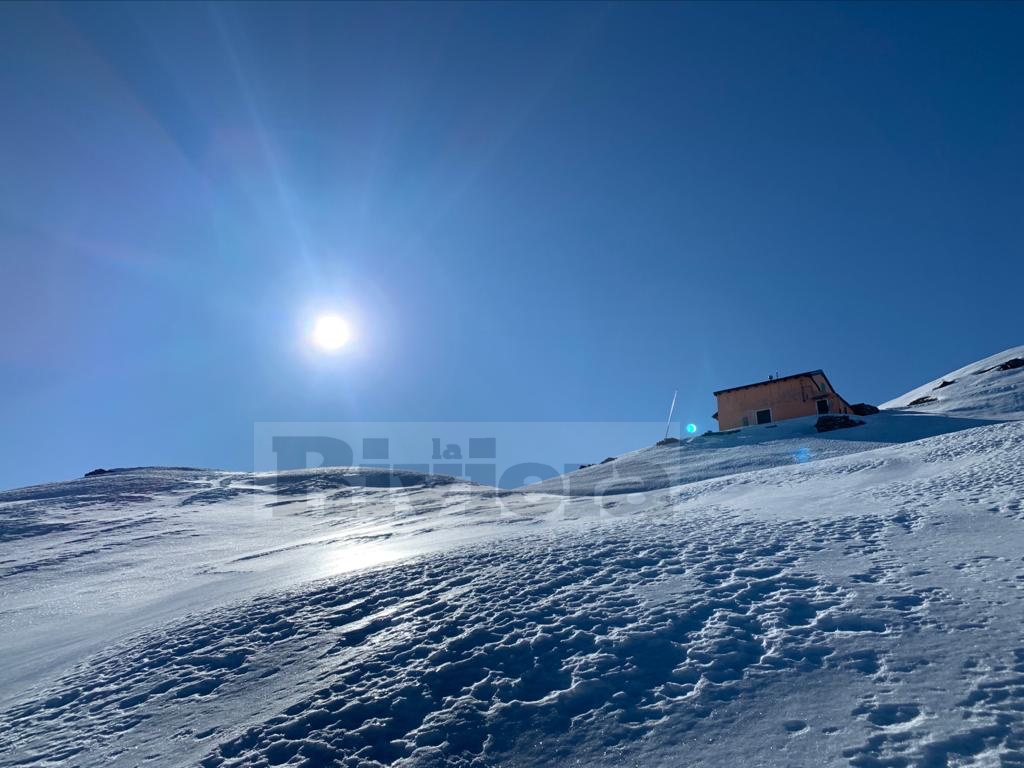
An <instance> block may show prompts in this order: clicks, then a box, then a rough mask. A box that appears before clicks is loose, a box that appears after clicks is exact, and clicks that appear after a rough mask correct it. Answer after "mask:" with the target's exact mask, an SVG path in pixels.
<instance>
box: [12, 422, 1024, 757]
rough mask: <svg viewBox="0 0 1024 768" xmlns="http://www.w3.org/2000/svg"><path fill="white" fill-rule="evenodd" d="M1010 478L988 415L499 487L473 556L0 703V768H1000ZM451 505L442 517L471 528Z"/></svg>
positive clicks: (106, 655)
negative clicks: (622, 481) (590, 502)
mask: <svg viewBox="0 0 1024 768" xmlns="http://www.w3.org/2000/svg"><path fill="white" fill-rule="evenodd" d="M1022 466H1024V424H1020V423H1009V424H1000V425H995V426H989V427H984V428H980V429H974V430H969V431H965V432H959V433H955V434H947V435H942V436H939V437H935V438H931V439H929V440H925V441H921V442H918V443H913V444H908V445H903V446H894V447H889V448H881V449H877V450H872V451H868V452H864V453H859V454H857V455H851V456H842V457H838V458H833V459H828V460H822V461H819V462H817V463H813V464H803V465H795V466H788V467H777V468H774V469H767V470H763V471H758V472H747V473H745V474H741V475H734V476H731V477H718V478H714V479H709V480H706V481H703V482H699V483H692V484H689V485H683V486H677V487H672V488H667V489H663V490H656V491H654V492H648V493H645V494H643V498H642V499H640V500H636V503H633V504H627V503H625V501H624V498H625V497H615V498H613V500H612V504H611V505H610V506H607V507H593V506H590V507H588V506H587V505H586V503H585V500H583V499H568V500H567V499H565V498H560V497H556V496H549V497H545V496H544V495H542V494H520V495H512V496H510V497H508V499H505V500H504V502H505V503H506V504H508V505H509V506H508V507H507V508H506V524H504V525H502V526H500V527H498V528H496V529H494V530H493V531H491V533H489V534H488V535H487V536H485V537H483V538H480V539H475V540H471V541H469V542H466V543H462V544H459V545H453V546H449V547H446V548H440V549H438V550H435V551H432V552H430V553H428V554H423V555H419V556H416V557H413V558H411V559H410V558H405V559H402V560H399V561H397V562H392V563H390V564H387V565H377V566H374V567H371V568H367V569H363V570H357V571H352V572H347V573H342V574H341V575H336V576H332V577H330V578H327V579H319V580H315V581H309V580H305V581H299V582H298V583H295V584H293V586H291V587H290V588H288V589H283V590H282V589H278V590H263V591H262V592H261V593H260V594H259V595H258V596H255V597H252V598H250V599H246V600H241V601H235V602H231V601H229V602H226V603H224V604H222V605H220V606H219V607H215V608H212V609H209V610H201V611H194V610H193V611H192V612H190V613H187V614H179V615H177V616H176V617H174V618H173V619H170V620H164V621H154V622H152V624H151V626H149V627H148V628H146V629H142V630H139V631H133V632H130V633H128V634H127V635H126V636H124V637H121V638H120V639H118V641H117V642H116V643H115V644H113V645H112V646H111V647H108V648H106V649H103V650H95V651H93V652H91V653H90V654H88V655H87V656H86V657H84V658H83V659H82V660H81V662H80V663H78V664H77V665H76V666H74V667H72V668H70V669H68V670H67V671H66V672H65V673H63V674H61V675H59V676H58V677H57V678H55V679H47V680H45V681H44V682H40V683H39V684H37V685H36V686H34V687H31V686H30V687H29V688H26V689H25V691H24V692H23V694H22V695H19V696H18V697H17V698H16V700H15V701H12V702H10V703H9V705H8V707H7V709H6V711H5V712H4V713H3V714H2V716H0V718H2V723H3V725H4V728H3V733H2V735H0V755H2V756H3V757H0V761H2V763H3V764H5V765H33V766H35V765H101V764H102V765H108V764H113V765H126V766H127V765H133V766H134V765H150V764H152V765H193V764H201V765H204V766H209V767H210V768H213V767H214V766H243V765H244V766H249V765H257V766H258V765H280V764H293V765H308V766H320V765H335V764H337V765H352V766H374V765H410V766H411V765H430V766H440V765H456V766H458V765H463V766H485V765H516V766H535V765H545V764H547V765H561V764H566V763H570V764H571V763H574V762H575V763H577V764H581V765H599V764H606V765H622V764H636V765H660V764H664V765H693V766H722V765H779V766H807V767H808V768H809V767H811V766H822V765H852V766H921V767H923V768H932V767H933V766H965V765H977V766H982V765H997V766H1011V765H1021V764H1024V751H1022V739H1024V636H1022V634H1021V631H1020V627H1021V625H1022V619H1024V602H1022V601H1024V553H1022V547H1021V542H1022V541H1024V536H1022V526H1024V512H1022V503H1024V477H1022V473H1021V471H1020V468H1021V467H1022ZM321 479H323V478H321ZM218 482H219V481H218ZM234 482H235V481H232V482H230V483H226V484H225V487H230V486H232V485H233V484H234ZM314 485H317V484H316V483H314ZM328 485H331V484H330V483H324V482H320V483H319V486H318V490H319V491H323V490H325V489H327V490H328V492H330V493H333V492H334V491H332V490H330V489H329V488H327V486H328ZM331 487H334V486H333V485H332V486H331ZM435 490H436V489H429V488H423V487H419V488H417V489H412V490H411V491H410V492H413V493H416V494H418V495H417V496H415V497H414V499H415V503H423V504H427V505H429V504H438V505H439V504H440V503H439V502H438V501H437V498H436V497H434V496H430V495H424V494H427V492H428V491H430V492H433V491H435ZM133 492H136V491H133ZM364 492H365V493H366V494H370V497H372V494H373V493H384V492H388V493H390V492H391V490H390V489H388V490H385V489H379V490H374V489H365V491H360V493H364ZM463 493H464V494H466V495H467V496H468V498H469V499H470V502H468V505H467V504H465V503H464V504H463V506H462V510H463V511H462V513H460V514H459V515H456V516H455V517H454V518H453V519H454V520H463V521H477V518H476V517H475V516H474V515H473V514H470V512H471V511H472V510H473V509H476V508H479V509H493V507H486V506H483V504H484V503H483V501H480V500H477V501H473V499H475V498H476V497H475V496H474V495H473V494H474V493H475V492H474V491H473V490H472V489H465V490H464V491H463ZM370 497H367V498H370ZM544 499H547V501H544ZM616 499H622V500H623V501H617V500H616ZM517 504H519V505H522V509H521V510H520V511H521V512H522V514H514V512H515V509H516V507H515V505H517ZM545 504H547V505H548V507H549V508H550V509H555V508H557V509H559V510H561V512H560V513H559V514H558V515H557V516H556V515H554V514H553V513H552V514H548V515H547V516H544V515H540V514H539V512H538V511H539V510H542V509H544V508H545ZM616 505H618V506H616ZM414 506H415V504H414ZM331 508H332V507H330V505H328V506H315V505H314V506H310V507H308V508H305V509H304V511H303V512H302V513H301V514H298V515H296V516H295V518H296V519H299V520H306V521H308V520H319V519H320V518H321V517H322V516H324V515H326V514H327V510H329V509H331ZM344 509H345V507H340V508H339V510H344ZM438 509H440V506H438V507H436V508H435V512H434V514H433V516H429V515H428V516H427V518H426V519H425V520H424V519H423V518H416V519H418V520H419V523H418V524H419V525H421V526H423V527H424V530H425V529H426V528H430V527H433V524H432V523H430V522H429V520H434V521H435V523H434V524H439V523H440V520H441V518H440V517H438V514H439V513H438V511H437V510H438ZM509 510H511V511H512V513H509ZM588 510H589V511H588ZM594 510H597V511H596V512H594ZM624 510H628V511H624ZM339 513H340V512H339ZM392 517H393V515H392V513H390V512H388V513H381V514H380V519H382V520H385V521H388V525H389V526H392V525H394V524H395V523H396V521H395V520H393V519H392ZM414 517H416V516H414ZM37 523H38V521H37ZM473 524H475V522H473ZM390 530H392V531H393V530H394V529H393V528H391V529H390ZM290 551H291V550H290ZM295 551H297V552H300V553H302V552H308V549H304V548H300V549H298V550H295ZM26 578H27V576H26ZM190 605H193V604H190Z"/></svg>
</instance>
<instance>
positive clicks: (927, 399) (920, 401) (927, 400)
mask: <svg viewBox="0 0 1024 768" xmlns="http://www.w3.org/2000/svg"><path fill="white" fill-rule="evenodd" d="M938 401H939V399H938V398H937V397H932V396H931V395H925V396H924V397H919V398H917V399H916V400H911V401H910V402H909V403H907V405H908V406H911V407H913V406H915V405H924V404H925V403H937V402H938Z"/></svg>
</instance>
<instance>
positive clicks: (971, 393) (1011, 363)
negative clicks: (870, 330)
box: [881, 346, 1024, 419]
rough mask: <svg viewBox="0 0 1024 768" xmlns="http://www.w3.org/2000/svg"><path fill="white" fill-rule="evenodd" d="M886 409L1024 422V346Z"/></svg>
mask: <svg viewBox="0 0 1024 768" xmlns="http://www.w3.org/2000/svg"><path fill="white" fill-rule="evenodd" d="M881 407H882V408H912V409H913V410H915V411H919V412H921V413H935V414H952V415H957V416H970V417H975V418H989V419H1024V346H1021V347H1011V348H1010V349H1007V350H1004V351H1002V352H1000V353H999V354H996V355H992V356H991V357H986V358H985V359H984V360H979V361H977V362H975V363H971V364H970V365H965V366H964V367H963V368H958V369H957V370H955V371H951V372H949V373H947V374H946V375H945V376H940V377H939V378H937V379H935V380H933V381H929V382H928V383H927V384H924V385H922V386H920V387H918V388H917V389H913V390H911V391H910V392H907V393H906V394H905V395H901V396H900V397H897V398H894V399H892V400H890V401H888V402H887V403H883V404H882V406H881Z"/></svg>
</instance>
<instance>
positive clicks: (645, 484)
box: [529, 412, 995, 496]
mask: <svg viewBox="0 0 1024 768" xmlns="http://www.w3.org/2000/svg"><path fill="white" fill-rule="evenodd" d="M860 418H861V420H863V421H864V422H865V423H864V424H863V425H861V426H858V427H854V428H851V429H842V430H835V431H833V432H824V433H820V434H819V433H818V432H817V430H815V428H814V424H815V422H816V421H817V417H816V416H809V417H806V418H802V419H791V420H789V421H784V422H780V423H778V424H769V425H766V426H754V427H745V428H743V429H739V430H734V431H731V432H723V433H713V434H709V435H700V436H697V437H692V438H686V439H684V440H683V441H681V442H679V443H673V444H670V445H655V446H651V447H649V448H643V449H641V450H639V451H633V452H631V453H627V454H623V455H622V456H619V457H617V458H615V459H614V460H612V461H608V462H606V463H602V464H595V465H593V466H589V467H585V468H583V469H578V470H576V471H575V472H570V473H568V474H566V475H563V476H561V477H555V478H551V479H550V480H545V481H543V482H540V483H536V484H534V485H531V486H529V490H531V491H542V492H546V493H567V494H570V495H584V496H592V495H595V494H616V493H633V492H635V491H638V490H641V491H642V490H650V489H654V488H667V487H670V486H673V485H679V484H680V483H692V482H695V481H697V480H706V479H708V478H712V477H721V476H724V475H732V474H736V473H738V472H751V471H754V470H757V469H766V468H768V467H778V466H784V465H787V464H804V463H807V462H813V461H820V460H821V459H830V458H833V457H836V456H846V455H849V454H852V453H860V452H861V451H867V450H871V449H873V448H881V447H883V446H886V445H892V444H895V443H906V442H910V441H912V440H919V439H921V438H924V437H932V436H934V435H941V434H945V433H947V432H956V431H958V430H962V429H971V428H973V427H981V426H985V425H987V424H993V423H995V421H993V420H991V419H975V418H957V417H946V416H928V415H921V414H915V413H885V412H883V413H879V414H876V415H874V416H865V417H860Z"/></svg>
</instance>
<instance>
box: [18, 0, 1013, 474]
mask: <svg viewBox="0 0 1024 768" xmlns="http://www.w3.org/2000/svg"><path fill="white" fill-rule="evenodd" d="M1022 36H1024V6H1022V5H1020V4H1001V5H986V4H981V3H978V4H964V5H961V4H955V3H940V4H935V5H929V4H923V3H911V4H906V5H888V4H878V3H871V4H862V5H854V4H849V5H848V4H831V5H824V4H819V5H811V4H795V3H794V4H782V5H772V4H768V3H757V4H749V5H748V4H741V3H725V4H692V5H690V4H685V5H684V4H675V5H672V4H666V3H658V4H651V5H642V4H623V5H607V4H584V3H559V4H540V3H528V4H521V5H511V4H509V5H506V4H496V3H483V4H461V5H456V4H450V5H447V4H446V5H427V4H404V5H360V4H348V3H344V4H325V3H319V4H311V5H301V4H294V3H289V4H258V5H257V4H253V5H203V4H198V3H184V4H174V5H160V4H154V3H143V4H137V5H116V4H103V5H88V4H85V3H74V4H69V5H43V4H31V5H29V4H22V5H15V4H5V5H4V6H3V7H0V99H2V103H3V105H4V113H5V119H4V120H3V121H2V123H0V168H2V171H0V322H2V326H0V327H2V329H3V339H2V344H0V423H2V425H3V427H2V436H3V440H2V445H0V487H11V486H16V485H24V484H28V483H34V482H42V481H47V480H57V479H63V478H66V477H71V476H76V475H79V474H81V473H82V472H84V471H86V470H89V469H92V468H93V467H97V466H125V465H142V464H186V465H194V466H196V465H198V466H214V467H223V468H237V469H245V468H247V467H250V466H251V463H252V455H253V453H252V452H253V423H254V422H256V421H292V420H314V421H316V420H327V421H330V420H358V421H364V422H365V421H404V420H427V421H446V420H452V421H475V420H485V421H547V420H550V421H606V420H607V421H651V420H653V421H657V420H658V419H661V418H663V417H664V413H665V411H666V409H667V406H668V400H669V398H670V397H671V393H672V390H673V389H675V388H677V387H678V388H679V390H680V398H679V400H680V402H679V417H680V418H681V419H682V420H683V422H684V423H685V422H688V421H693V422H695V423H696V424H697V425H698V427H699V428H700V429H701V430H704V429H708V428H713V427H714V422H713V421H712V420H711V418H710V415H711V413H712V412H713V411H714V399H713V398H712V396H711V392H712V390H714V389H718V388H723V387H728V386H735V385H738V384H743V383H747V382H749V381H753V380H757V379H761V378H764V377H765V376H766V375H767V374H769V373H774V372H776V371H778V372H780V373H790V372H795V371H799V370H806V369H809V368H818V367H822V368H824V369H825V370H826V371H827V372H828V373H829V376H830V378H831V379H832V381H833V383H834V384H835V385H836V387H837V388H838V389H839V390H840V391H841V392H842V393H843V394H844V395H845V396H846V397H847V398H848V399H850V400H851V401H861V400H864V401H868V402H879V401H883V400H885V399H888V398H889V397H891V396H894V395H896V394H899V393H902V392H903V391H905V390H907V389H910V388H911V387H913V386H916V385H918V384H920V383H922V382H923V381H925V380H927V379H929V378H931V377H933V376H936V375H939V374H941V373H943V372H945V371H947V370H950V369H952V368H955V367H958V366H960V365H963V364H965V363H967V362H969V361H971V360H973V359H976V358H980V357H983V356H986V355H989V354H992V353H993V352H995V351H998V350H1000V349H1002V348H1005V347H1008V346H1011V345H1015V344H1020V343H1021V342H1022V339H1021V337H1020V329H1021V327H1022V326H1021V322H1020V311H1019V305H1020V302H1019V298H1017V297H1015V296H1014V293H1015V292H1019V288H1020V286H1021V284H1022V280H1024V259H1022V258H1021V252H1022V245H1024V215H1022V214H1024V210H1022V208H1024V205H1022V203H1024V190H1022V186H1021V179H1022V178H1024V139H1022V137H1024V99H1022V98H1021V90H1020V84H1021V82H1024V47H1022V46H1021V45H1020V40H1021V38H1022ZM327 309H332V310H335V311H339V312H341V313H343V314H345V315H346V316H347V317H348V318H349V319H350V322H351V323H352V325H353V326H354V328H355V339H354V342H353V343H352V344H351V345H350V346H349V347H348V348H347V349H346V350H345V351H344V352H343V353H342V354H337V355H334V356H326V355H320V354H316V353H314V352H312V351H311V350H310V349H309V348H308V345H307V344H306V343H305V335H306V333H307V331H308V323H309V322H310V319H311V317H313V316H315V315H316V313H317V312H320V311H323V310H327ZM632 447H636V446H616V445H608V446H593V445H592V444H590V443H588V444H587V445H581V446H580V456H579V460H580V461H593V460H595V459H600V458H602V457H603V456H604V455H605V454H607V453H609V452H614V451H616V450H622V449H625V448H632Z"/></svg>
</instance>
